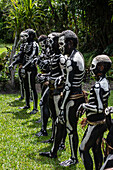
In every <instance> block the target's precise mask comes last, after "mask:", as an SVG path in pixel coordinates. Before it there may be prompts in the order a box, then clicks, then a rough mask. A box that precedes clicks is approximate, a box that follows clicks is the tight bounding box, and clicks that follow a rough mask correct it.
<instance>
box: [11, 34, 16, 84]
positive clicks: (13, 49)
mask: <svg viewBox="0 0 113 170" xmlns="http://www.w3.org/2000/svg"><path fill="white" fill-rule="evenodd" d="M16 44H17V31H16V33H15V39H14V45H13V46H12V51H11V55H10V63H12V62H13V56H14V54H15V52H16ZM15 69H16V67H14V69H12V70H11V85H12V87H15Z"/></svg>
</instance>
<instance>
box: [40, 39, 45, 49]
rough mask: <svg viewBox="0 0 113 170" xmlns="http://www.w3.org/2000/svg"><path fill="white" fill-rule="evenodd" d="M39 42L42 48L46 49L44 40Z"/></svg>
mask: <svg viewBox="0 0 113 170" xmlns="http://www.w3.org/2000/svg"><path fill="white" fill-rule="evenodd" d="M39 44H40V46H41V48H42V50H45V49H46V40H43V41H40V42H39Z"/></svg>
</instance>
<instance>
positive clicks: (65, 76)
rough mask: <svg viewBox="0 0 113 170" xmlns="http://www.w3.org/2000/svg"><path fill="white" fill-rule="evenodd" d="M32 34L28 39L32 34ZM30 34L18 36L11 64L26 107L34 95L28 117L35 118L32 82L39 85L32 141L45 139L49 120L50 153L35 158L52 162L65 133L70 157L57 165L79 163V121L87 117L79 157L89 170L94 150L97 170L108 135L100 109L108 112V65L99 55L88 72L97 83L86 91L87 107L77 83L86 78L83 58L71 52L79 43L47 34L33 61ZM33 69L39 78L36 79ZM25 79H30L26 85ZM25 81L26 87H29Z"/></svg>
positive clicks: (35, 48) (35, 47) (34, 51)
mask: <svg viewBox="0 0 113 170" xmlns="http://www.w3.org/2000/svg"><path fill="white" fill-rule="evenodd" d="M31 32H32V33H31ZM34 35H35V34H34V30H32V29H27V30H25V31H23V32H22V33H21V34H20V37H21V42H22V43H21V46H20V51H19V53H18V54H17V55H18V57H17V59H16V60H15V61H14V62H13V63H12V64H11V66H10V67H12V66H14V64H17V63H18V64H20V66H21V67H20V68H21V75H23V80H24V88H25V93H26V95H25V96H26V106H25V107H24V109H28V108H29V107H30V104H29V101H30V90H29V83H30V85H31V89H32V90H33V96H34V97H33V99H34V107H33V111H32V112H31V114H35V113H36V112H37V93H36V88H35V78H36V76H37V79H38V82H40V83H41V87H42V94H41V95H42V97H41V100H40V108H41V118H42V119H41V120H42V127H41V130H40V132H39V133H37V134H36V136H38V137H40V136H47V122H48V118H49V116H51V118H52V136H51V139H50V140H47V141H45V142H48V143H53V146H52V148H51V150H50V151H49V152H41V153H39V154H40V155H41V156H46V157H50V158H56V157H57V151H58V150H59V149H64V148H65V139H66V135H67V133H68V135H69V143H70V149H71V157H70V158H69V159H68V160H66V161H63V162H61V163H60V165H61V166H70V165H72V164H77V163H78V158H77V151H78V140H79V139H78V132H77V122H78V119H79V117H81V116H82V114H83V113H84V112H86V117H87V123H88V127H87V130H86V131H85V134H84V137H83V140H82V142H81V145H80V147H79V151H80V156H81V158H82V160H83V163H84V166H85V169H88V168H89V169H93V161H92V158H91V156H90V154H89V150H90V148H92V150H93V154H94V161H95V167H96V169H100V168H101V166H102V162H103V156H102V152H101V141H102V137H103V134H104V132H105V131H106V129H107V126H106V116H105V113H104V111H105V109H106V108H107V106H108V97H109V94H110V88H109V83H108V81H107V79H106V76H105V75H106V73H107V71H108V70H109V69H110V66H111V60H110V58H109V57H108V56H106V55H99V56H97V57H95V58H94V59H93V61H92V65H91V68H90V69H91V71H92V72H93V74H94V75H95V77H96V82H95V84H94V85H93V87H92V88H91V91H90V98H89V102H88V103H86V102H85V96H84V93H83V90H82V82H83V78H84V74H85V64H84V58H83V55H82V54H81V53H80V52H79V51H78V50H77V49H76V48H77V44H78V37H77V36H76V34H75V33H74V32H73V31H71V30H66V31H63V32H62V33H58V32H52V33H50V34H49V35H48V36H46V35H41V36H40V37H39V38H38V42H39V45H40V46H41V49H42V51H41V54H40V55H38V49H39V46H38V44H37V43H36V42H35V41H34V37H35V36H34ZM36 63H37V64H38V66H39V68H40V70H41V74H37V65H36ZM28 75H30V79H28ZM29 80H30V81H29Z"/></svg>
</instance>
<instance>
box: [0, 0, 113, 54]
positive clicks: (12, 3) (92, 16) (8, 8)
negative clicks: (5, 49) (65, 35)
mask: <svg viewBox="0 0 113 170" xmlns="http://www.w3.org/2000/svg"><path fill="white" fill-rule="evenodd" d="M29 27H30V28H33V29H34V30H36V32H37V36H39V35H40V34H49V33H50V32H52V31H58V32H61V31H63V30H66V29H71V30H73V31H74V32H76V34H77V35H78V36H79V40H80V44H79V45H80V47H82V49H83V50H89V49H90V50H91V49H93V50H95V49H96V50H99V51H100V52H103V51H104V50H105V49H106V48H107V47H109V48H111V46H112V47H113V31H112V28H113V0H104V1H101V0H91V1H88V0H86V1H83V0H76V1H75V0H62V1H60V0H47V1H45V0H1V1H0V39H1V40H2V41H3V40H4V41H7V42H13V41H14V36H15V35H16V36H17V38H18V36H19V33H20V32H21V31H22V30H23V29H26V28H29ZM107 52H108V53H109V54H111V53H112V54H113V51H112V52H111V51H107Z"/></svg>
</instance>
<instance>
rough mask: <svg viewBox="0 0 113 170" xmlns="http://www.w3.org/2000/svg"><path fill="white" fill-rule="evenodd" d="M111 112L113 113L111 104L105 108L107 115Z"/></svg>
mask: <svg viewBox="0 0 113 170" xmlns="http://www.w3.org/2000/svg"><path fill="white" fill-rule="evenodd" d="M110 113H113V107H112V106H109V107H107V108H106V109H105V115H106V116H107V115H109V114H110Z"/></svg>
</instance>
